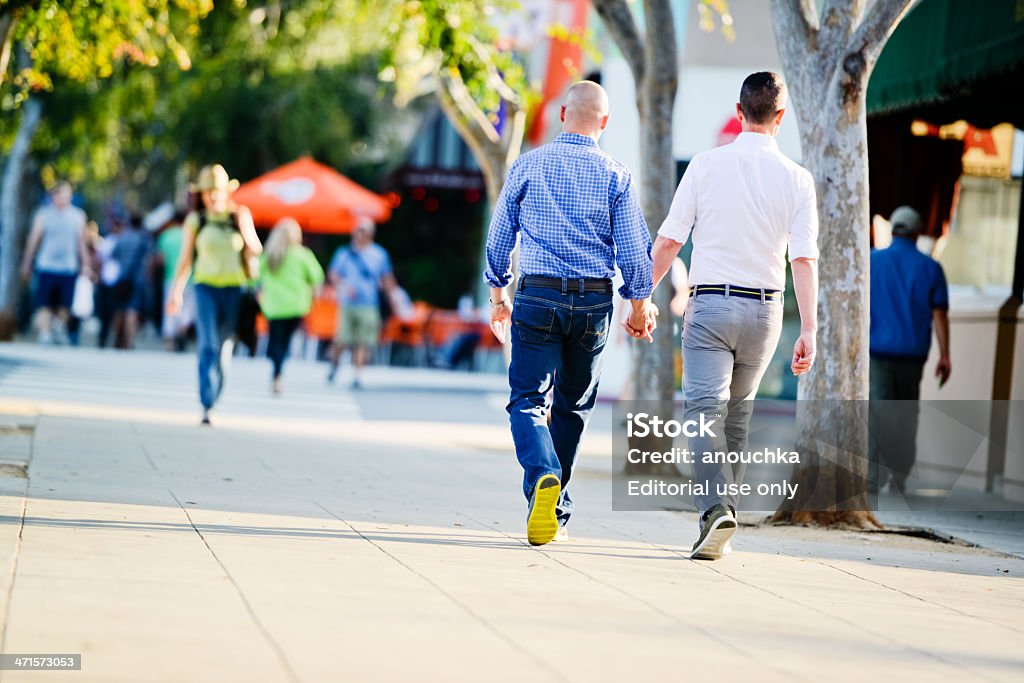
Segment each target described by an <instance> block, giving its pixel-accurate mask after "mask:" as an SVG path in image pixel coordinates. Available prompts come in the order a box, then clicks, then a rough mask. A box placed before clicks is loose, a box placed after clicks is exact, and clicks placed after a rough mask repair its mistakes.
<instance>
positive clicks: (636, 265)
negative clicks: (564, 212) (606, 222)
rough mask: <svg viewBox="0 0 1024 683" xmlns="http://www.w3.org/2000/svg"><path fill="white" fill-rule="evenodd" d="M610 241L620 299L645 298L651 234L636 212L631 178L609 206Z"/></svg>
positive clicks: (650, 287) (651, 280) (651, 277)
mask: <svg viewBox="0 0 1024 683" xmlns="http://www.w3.org/2000/svg"><path fill="white" fill-rule="evenodd" d="M611 216H612V239H613V240H614V241H615V263H616V264H617V265H618V266H619V271H621V272H622V279H623V284H622V286H621V287H619V294H620V295H621V296H622V298H623V299H637V300H639V299H646V298H647V297H649V296H650V295H651V291H652V290H653V289H654V261H653V259H652V258H651V234H650V231H649V230H648V229H647V221H645V220H644V214H643V212H642V211H641V210H640V202H639V200H638V199H637V195H636V188H635V187H634V186H633V178H632V176H629V175H627V176H626V186H625V188H624V189H623V190H622V192H621V193H620V194H619V196H618V197H617V198H616V199H615V202H614V204H613V205H612V213H611Z"/></svg>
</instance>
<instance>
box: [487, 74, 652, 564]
mask: <svg viewBox="0 0 1024 683" xmlns="http://www.w3.org/2000/svg"><path fill="white" fill-rule="evenodd" d="M561 116H562V123H563V125H562V133H561V134H560V135H558V137H556V138H555V139H554V140H553V141H552V142H550V143H549V144H546V145H543V146H542V147H539V148H537V149H535V150H533V151H531V152H528V153H526V154H524V155H522V156H521V157H519V158H518V159H517V160H516V162H515V163H514V164H513V165H512V168H511V169H509V174H508V178H507V179H506V181H505V186H504V187H503V188H502V191H501V195H500V196H499V197H498V200H497V202H496V203H495V207H494V215H493V217H492V219H491V225H490V231H489V233H488V236H487V270H486V272H485V273H484V280H485V281H486V282H487V283H488V284H489V285H490V287H491V329H492V330H494V333H495V336H497V337H498V339H499V340H502V341H504V338H505V332H506V329H508V328H509V325H510V326H511V330H510V334H511V340H512V361H511V364H510V366H509V370H508V380H509V388H510V398H509V403H508V406H507V410H508V413H509V421H510V423H511V428H512V440H513V442H514V443H515V449H516V456H517V457H518V458H519V463H520V464H521V465H522V467H523V472H524V475H523V493H524V494H525V495H526V499H527V501H529V509H528V512H527V522H526V535H527V539H528V540H529V542H530V543H531V544H532V545H543V544H545V543H548V542H550V541H552V540H554V539H555V537H556V536H557V535H559V534H560V533H561V532H560V530H561V529H564V527H565V524H566V523H567V522H568V521H569V516H570V515H571V514H572V508H573V505H572V499H571V498H570V497H569V494H568V492H567V490H566V486H567V484H568V483H569V478H570V476H571V475H572V470H573V466H574V465H575V463H576V457H577V455H578V453H579V446H580V439H581V438H582V436H583V432H584V430H585V429H586V426H587V421H588V420H589V418H590V413H591V412H592V410H593V408H594V403H595V401H596V400H597V383H598V378H599V376H600V368H601V352H602V351H603V350H604V347H605V343H606V342H607V341H608V329H609V326H610V324H611V315H612V296H613V295H612V276H613V275H614V274H615V266H616V265H618V267H619V270H620V271H622V277H623V280H624V283H623V285H622V287H620V288H619V293H620V294H621V295H622V297H623V298H624V299H627V300H630V302H631V304H632V314H631V315H630V317H629V320H628V321H626V325H627V326H628V328H629V332H630V334H631V336H633V337H634V338H637V339H639V338H647V339H650V333H651V331H652V330H653V329H654V317H655V315H657V309H656V308H654V306H653V305H652V304H651V303H650V296H651V290H652V289H653V281H652V267H653V262H652V259H651V237H650V233H649V232H648V229H647V224H646V223H645V222H644V217H643V214H642V213H641V211H640V205H639V203H638V201H637V193H636V188H635V186H634V185H633V179H632V177H631V175H630V172H629V169H627V168H626V167H625V166H624V165H623V164H621V163H619V162H618V161H616V160H614V159H612V158H611V157H610V156H608V155H607V154H605V153H604V152H602V151H601V149H600V148H599V147H598V146H597V141H598V138H599V137H600V136H601V132H602V131H603V130H604V128H605V126H606V125H607V124H608V95H607V94H606V93H605V91H604V89H603V88H601V86H600V85H598V84H597V83H593V82H591V81H582V82H579V83H576V84H575V85H573V86H572V88H570V89H569V92H568V94H567V96H566V101H565V105H564V106H563V107H562V114H561ZM517 239H518V240H519V271H520V278H519V281H518V283H517V289H516V297H515V307H514V308H513V307H512V305H511V302H510V298H509V296H508V294H507V292H506V291H505V288H506V287H507V286H508V285H509V284H510V283H511V282H512V272H511V253H512V250H513V249H514V248H515V245H516V240H517ZM549 391H551V392H552V399H551V402H550V404H549V402H548V398H547V396H548V392H549ZM549 415H550V426H549V424H548V417H549Z"/></svg>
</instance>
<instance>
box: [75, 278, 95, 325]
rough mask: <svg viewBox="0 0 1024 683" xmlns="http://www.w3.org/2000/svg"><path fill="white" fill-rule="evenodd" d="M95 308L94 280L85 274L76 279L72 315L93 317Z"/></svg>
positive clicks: (83, 317)
mask: <svg viewBox="0 0 1024 683" xmlns="http://www.w3.org/2000/svg"><path fill="white" fill-rule="evenodd" d="M92 309H93V286H92V280H90V279H89V278H87V277H86V276H84V275H79V276H78V278H76V279H75V295H74V297H73V298H72V299H71V315H73V316H75V317H76V318H82V319H85V318H91V317H92Z"/></svg>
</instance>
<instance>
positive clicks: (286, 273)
mask: <svg viewBox="0 0 1024 683" xmlns="http://www.w3.org/2000/svg"><path fill="white" fill-rule="evenodd" d="M323 282H324V269H323V268H321V267H320V263H319V262H318V261H317V260H316V256H314V255H313V252H312V251H310V250H309V249H308V248H306V247H304V246H302V228H301V227H299V224H298V223H297V222H296V221H295V220H293V219H291V218H284V219H281V220H280V221H278V223H277V225H276V226H274V230H273V231H272V232H271V233H270V237H269V238H268V239H267V247H266V250H265V251H264V252H263V258H262V259H261V262H260V279H259V286H260V294H259V302H260V309H261V310H262V311H263V315H264V316H265V317H266V318H267V322H268V323H269V324H270V340H269V342H268V344H267V357H268V358H270V362H271V364H272V365H273V376H272V380H271V391H272V392H273V393H274V394H280V393H281V371H282V369H283V368H284V361H285V358H287V356H288V348H289V346H291V340H292V335H293V334H295V330H297V329H298V328H299V325H301V324H302V319H303V318H304V317H306V315H307V314H308V313H309V310H310V309H311V308H312V307H313V293H314V290H315V289H316V288H317V287H319V286H320V285H322V284H323Z"/></svg>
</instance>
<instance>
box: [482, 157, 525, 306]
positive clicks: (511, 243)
mask: <svg viewBox="0 0 1024 683" xmlns="http://www.w3.org/2000/svg"><path fill="white" fill-rule="evenodd" d="M523 176H524V174H523V173H522V166H521V164H520V163H519V160H516V163H514V164H512V168H510V169H509V172H508V177H507V178H506V179H505V185H504V186H502V188H501V194H499V195H498V201H497V202H495V205H494V215H492V216H491V225H490V228H489V229H488V231H487V270H485V271H484V281H485V282H486V283H487V284H488V285H490V286H491V287H505V286H506V285H508V283H510V282H511V281H512V277H513V276H512V250H513V249H515V247H516V236H517V234H518V233H519V202H520V200H521V199H522V195H523V190H524V189H525V182H524V178H523Z"/></svg>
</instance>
